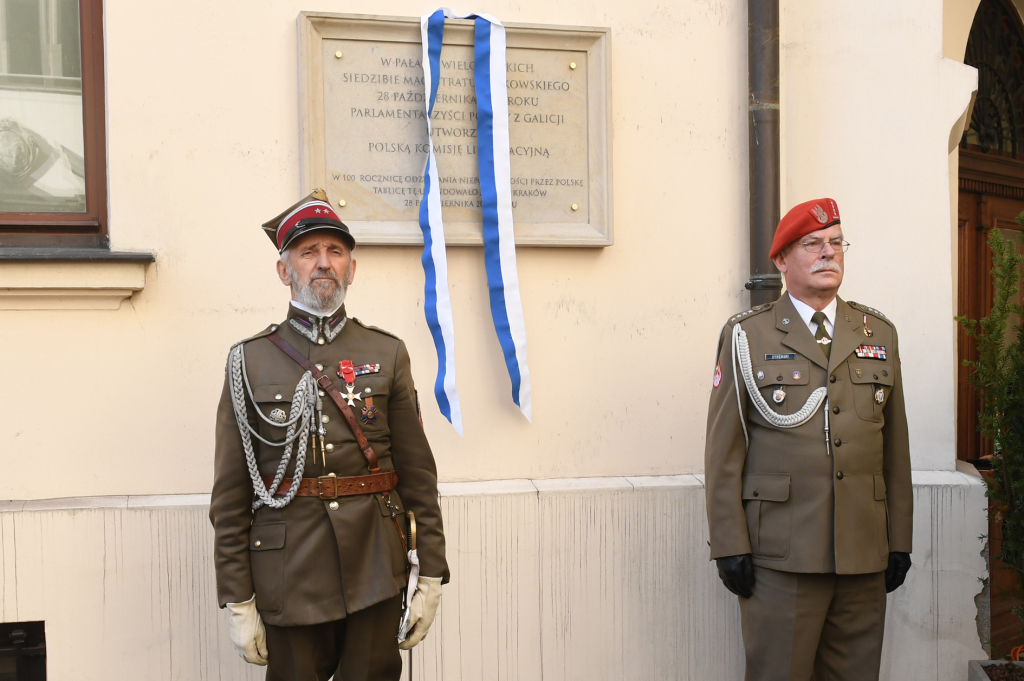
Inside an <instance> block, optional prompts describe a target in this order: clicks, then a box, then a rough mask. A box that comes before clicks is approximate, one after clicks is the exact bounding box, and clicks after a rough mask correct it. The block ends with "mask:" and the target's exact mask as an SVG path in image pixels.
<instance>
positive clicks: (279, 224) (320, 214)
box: [263, 189, 356, 252]
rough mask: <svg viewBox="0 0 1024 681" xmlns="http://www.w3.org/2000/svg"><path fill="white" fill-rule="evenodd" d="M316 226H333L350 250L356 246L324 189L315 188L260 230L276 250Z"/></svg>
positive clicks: (286, 246) (282, 249)
mask: <svg viewBox="0 0 1024 681" xmlns="http://www.w3.org/2000/svg"><path fill="white" fill-rule="evenodd" d="M318 229H333V230H336V231H338V232H340V233H341V238H342V239H343V240H344V241H345V243H346V244H348V247H349V250H351V249H353V248H355V247H356V240H355V238H353V236H352V233H351V232H349V230H348V225H346V224H345V223H344V222H342V221H341V219H340V218H339V217H338V214H337V213H335V212H334V209H333V208H331V202H330V201H329V200H328V199H327V192H325V191H324V190H323V189H314V190H313V193H312V194H310V195H309V196H307V197H306V198H304V199H302V200H301V201H299V202H298V203H295V204H293V205H291V206H290V207H288V208H287V209H286V210H285V211H284V212H283V213H281V214H280V215H278V216H277V217H276V218H274V219H273V220H269V221H268V222H264V223H263V231H264V232H266V234H267V236H268V237H270V240H271V241H273V242H274V245H275V246H276V247H277V250H278V252H281V251H284V249H286V248H288V244H290V243H291V242H292V241H294V240H295V237H297V236H301V235H303V234H306V233H308V232H312V231H315V230H318Z"/></svg>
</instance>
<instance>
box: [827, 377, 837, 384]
mask: <svg viewBox="0 0 1024 681" xmlns="http://www.w3.org/2000/svg"><path fill="white" fill-rule="evenodd" d="M828 382H829V383H835V382H836V377H835V376H829V377H828Z"/></svg>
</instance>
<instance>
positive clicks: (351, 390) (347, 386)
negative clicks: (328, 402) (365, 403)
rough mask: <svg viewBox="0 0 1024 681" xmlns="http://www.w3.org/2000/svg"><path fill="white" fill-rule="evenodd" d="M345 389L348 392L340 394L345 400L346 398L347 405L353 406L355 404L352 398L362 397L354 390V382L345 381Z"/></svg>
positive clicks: (358, 398) (360, 398)
mask: <svg viewBox="0 0 1024 681" xmlns="http://www.w3.org/2000/svg"><path fill="white" fill-rule="evenodd" d="M345 390H347V391H348V394H342V397H344V398H345V399H346V400H348V406H350V407H354V406H356V403H355V402H354V401H353V400H362V399H363V398H362V397H360V396H359V393H357V392H356V391H355V390H356V386H355V384H354V383H346V384H345Z"/></svg>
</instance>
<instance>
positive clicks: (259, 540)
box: [249, 523, 286, 551]
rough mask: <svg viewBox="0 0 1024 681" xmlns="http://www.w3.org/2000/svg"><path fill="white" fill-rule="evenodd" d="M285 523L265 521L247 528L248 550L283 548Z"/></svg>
mask: <svg viewBox="0 0 1024 681" xmlns="http://www.w3.org/2000/svg"><path fill="white" fill-rule="evenodd" d="M285 527H286V526H285V523H267V524H265V525H253V526H252V527H250V528H249V550H250V551H270V550H272V549H283V548H284V530H285Z"/></svg>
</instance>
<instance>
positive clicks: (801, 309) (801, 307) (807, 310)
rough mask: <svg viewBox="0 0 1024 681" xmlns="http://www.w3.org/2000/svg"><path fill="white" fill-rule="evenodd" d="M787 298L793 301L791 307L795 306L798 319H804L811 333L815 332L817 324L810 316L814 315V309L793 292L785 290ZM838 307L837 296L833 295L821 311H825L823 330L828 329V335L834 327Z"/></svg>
mask: <svg viewBox="0 0 1024 681" xmlns="http://www.w3.org/2000/svg"><path fill="white" fill-rule="evenodd" d="M787 295H788V296H789V299H790V300H791V301H793V307H795V308H796V313H797V314H798V315H800V319H802V320H804V324H806V325H807V328H808V329H810V330H811V333H817V331H818V325H817V324H815V323H814V322H812V321H811V317H813V316H814V313H815V312H816V310H815V309H814V308H813V307H811V306H810V305H808V304H807V303H805V302H804V301H802V300H798V299H797V298H795V297H794V296H793V294H791V293H789V292H787ZM838 308H839V298H838V297H835V298H833V299H832V302H831V303H829V304H828V305H826V306H825V309H824V310H822V312H824V313H825V330H826V331H828V333H829V335H832V333H833V331H834V330H835V328H836V310H837V309H838Z"/></svg>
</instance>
